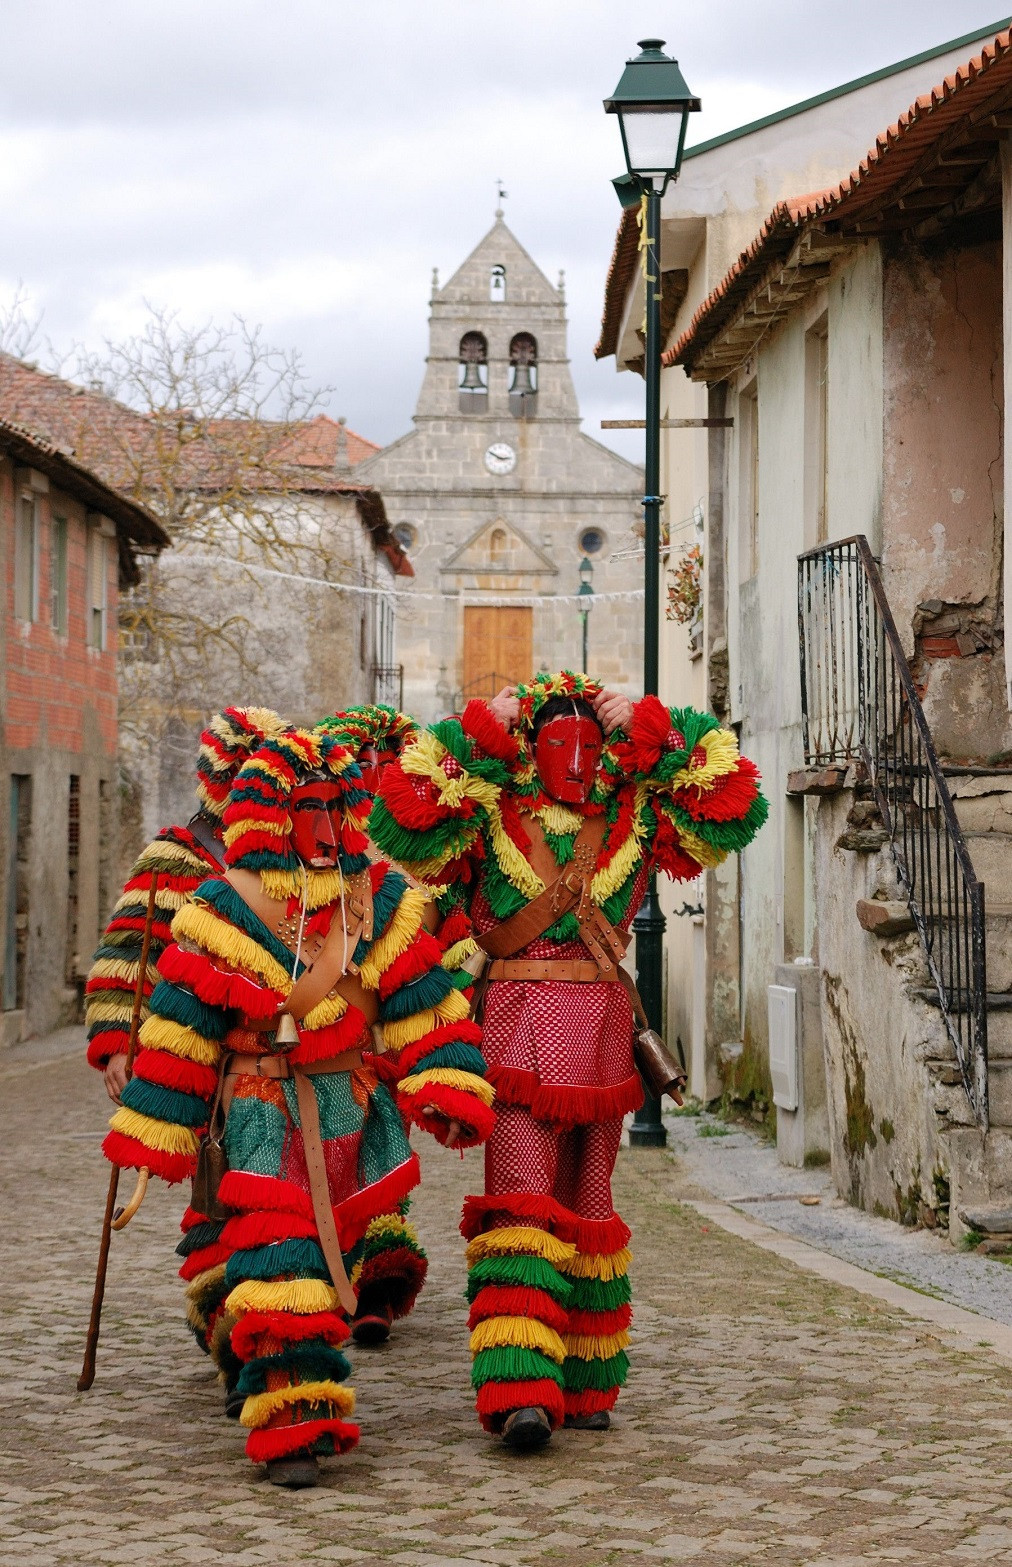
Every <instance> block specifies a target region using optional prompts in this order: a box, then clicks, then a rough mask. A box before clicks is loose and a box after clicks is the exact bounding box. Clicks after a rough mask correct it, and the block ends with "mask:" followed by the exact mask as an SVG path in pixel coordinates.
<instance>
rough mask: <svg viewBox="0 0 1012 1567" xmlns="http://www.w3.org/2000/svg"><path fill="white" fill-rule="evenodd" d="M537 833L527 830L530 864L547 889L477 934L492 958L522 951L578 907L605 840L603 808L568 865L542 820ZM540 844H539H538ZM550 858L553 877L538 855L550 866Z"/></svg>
mask: <svg viewBox="0 0 1012 1567" xmlns="http://www.w3.org/2000/svg"><path fill="white" fill-rule="evenodd" d="M528 822H529V819H528V818H525V821H524V825H525V827H527V826H528ZM536 827H537V835H535V834H534V833H531V832H530V831H528V836H529V837H530V840H531V851H530V853H529V854H528V856H527V858H528V862H529V863H530V865H531V868H532V869H533V870H535V871H537V873H538V875H540V876H541V880H542V881H547V885H546V887H545V890H544V892H539V893H538V895H537V897H536V898H532V899H531V901H530V903H528V904H527V906H526V907H525V908H522V909H518V910H517V912H516V914H513V915H511V916H510V918H509V919H508V920H503V921H502V922H501V924H499V925H496V926H495V928H494V929H493V930H489V931H486V932H485V934H484V935H482V936H476V938H475V939H476V941H477V943H478V945H479V946H480V947H481V948H483V950H484V951H485V952H487V953H488V955H489V957H491V958H510V957H512V956H513V954H514V953H515V952H522V951H523V949H524V947H526V946H529V945H530V943H531V942H532V941H537V939H538V937H539V936H543V935H544V933H545V931H546V930H548V928H549V927H550V926H552V925H554V924H555V922H556V920H558V919H561V918H562V916H563V915H564V914H568V913H569V911H570V910H571V909H575V908H576V906H577V904H579V903H580V902H581V900H583V899H584V898H585V897H586V896H587V889H588V887H589V885H590V881H591V878H592V877H593V875H594V871H595V869H596V867H597V859H598V855H599V854H600V852H601V846H602V844H603V843H604V834H605V829H606V827H607V822H606V821H605V818H604V813H603V812H602V813H601V815H600V816H588V817H587V818H586V820H585V821H584V823H583V826H582V827H581V828H580V830H579V832H578V833H577V835H576V839H575V842H574V844H573V858H572V860H571V861H570V862H569V864H568V865H562V866H560V865H557V864H556V863H555V856H554V855H553V854H552V851H551V849H550V848H549V846H548V843H547V842H546V840H545V835H544V832H543V831H542V830H541V823H540V822H537V823H536ZM535 845H537V847H535ZM545 856H547V857H548V859H550V860H551V865H552V869H551V871H550V872H549V877H550V878H551V879H550V880H549V879H548V878H546V876H544V875H542V873H541V871H540V869H539V865H538V864H537V863H535V859H536V857H537V860H538V861H539V862H540V863H541V864H544V865H545V867H546V869H547V860H546V859H545Z"/></svg>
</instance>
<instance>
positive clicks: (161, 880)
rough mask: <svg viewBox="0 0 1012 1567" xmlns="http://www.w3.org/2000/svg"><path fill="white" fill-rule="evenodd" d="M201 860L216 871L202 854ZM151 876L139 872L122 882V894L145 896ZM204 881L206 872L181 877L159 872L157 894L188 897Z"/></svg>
mask: <svg viewBox="0 0 1012 1567" xmlns="http://www.w3.org/2000/svg"><path fill="white" fill-rule="evenodd" d="M201 858H202V859H204V864H205V866H207V867H208V868H209V869H211V870H214V871H217V869H218V867H217V865H215V864H214V862H213V861H211V860H208V859H206V858H205V857H204V855H203V854H201ZM152 874H153V872H151V871H141V873H140V875H139V876H131V878H130V880H129V881H128V882H124V884H123V892H124V893H127V892H143V893H144V894H145V895H147V893H148V892H149V891H150V889H151V877H152ZM206 880H207V870H200V871H198V872H197V873H196V874H194V873H193V872H192V871H190V872H189V874H187V875H183V876H171V875H168V874H167V873H166V872H165V871H159V872H158V892H159V893H163V892H183V893H186V894H187V895H189V894H190V893H191V892H195V891H196V890H197V888H198V887H199V886H200V884H201V882H202V881H206ZM157 895H158V894H156V896H157ZM156 907H157V905H156Z"/></svg>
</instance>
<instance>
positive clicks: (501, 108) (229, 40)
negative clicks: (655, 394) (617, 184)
mask: <svg viewBox="0 0 1012 1567" xmlns="http://www.w3.org/2000/svg"><path fill="white" fill-rule="evenodd" d="M0 17H2V20H3V46H2V50H0V203H2V210H3V222H2V225H0V293H6V294H8V295H9V293H10V291H11V290H12V288H13V287H14V284H15V282H16V280H17V279H19V278H20V279H22V280H23V282H24V285H25V287H26V288H27V289H28V291H29V293H30V295H31V297H32V299H33V301H34V303H35V305H36V306H37V307H38V308H41V309H42V310H43V311H44V326H45V330H46V332H47V333H48V334H49V335H50V336H51V337H52V338H53V340H54V341H55V343H56V344H57V345H62V344H64V343H66V342H68V341H69V340H70V339H72V338H81V339H84V340H85V341H88V342H95V341H96V340H98V339H100V338H102V337H103V336H118V335H124V334H126V333H128V332H130V331H131V330H133V329H135V328H136V327H137V326H138V325H139V324H140V321H141V319H142V315H143V301H144V300H145V299H148V300H151V301H152V302H154V303H156V304H157V305H159V306H163V307H166V306H167V307H178V308H179V309H180V310H181V311H182V313H183V314H184V316H186V317H187V318H188V319H191V320H194V321H198V320H202V319H206V318H208V317H222V316H227V315H228V314H229V313H230V312H231V311H233V310H238V311H240V312H241V313H242V314H244V315H245V316H247V317H248V318H249V319H251V320H254V321H259V322H262V323H263V324H264V326H265V328H266V329H267V333H268V335H269V337H270V339H271V340H272V341H274V342H275V343H278V344H279V345H282V346H295V347H297V348H298V349H300V351H301V352H302V354H303V356H304V359H305V362H306V365H307V368H308V371H309V373H310V375H311V377H312V379H313V380H314V381H315V382H316V383H318V384H327V385H330V386H332V387H333V388H334V391H333V393H332V395H331V396H330V398H329V399H328V407H329V411H330V412H331V413H333V414H335V415H337V414H343V415H345V417H346V418H347V419H348V421H349V423H350V424H351V426H352V427H353V428H354V429H356V430H358V431H360V433H361V434H363V435H366V436H368V437H370V438H371V439H372V440H375V441H380V442H386V441H389V440H392V439H393V438H394V437H395V436H397V435H399V434H401V433H403V432H404V430H406V429H407V428H409V427H410V420H411V415H412V412H413V410H414V404H415V398H416V395H417V392H418V387H419V385H420V382H421V377H422V369H423V359H424V356H425V352H426V343H427V335H426V316H427V302H428V296H429V283H430V277H431V272H432V268H433V266H438V267H439V269H440V274H441V277H442V279H443V280H444V281H445V279H446V278H447V277H448V276H449V274H450V272H451V271H452V270H454V269H455V267H456V266H457V265H458V264H459V262H460V261H461V260H462V259H463V258H464V256H465V255H466V254H467V253H468V251H470V250H471V249H472V247H473V246H474V245H475V244H476V243H477V241H478V240H479V239H480V238H481V236H482V234H483V233H484V232H485V230H486V229H487V228H488V227H489V225H490V223H491V221H492V214H493V209H494V207H495V181H496V178H497V177H499V176H501V177H502V179H503V180H504V182H505V185H506V188H507V190H508V191H509V199H508V201H507V202H506V212H507V221H508V222H509V224H510V226H511V227H512V228H513V230H514V232H515V233H516V235H517V237H518V238H519V239H520V241H521V242H522V243H523V244H524V245H525V246H526V247H527V249H528V250H529V251H530V252H531V254H532V255H533V256H534V258H535V260H536V261H537V262H538V263H539V264H540V266H541V267H542V269H543V270H544V271H545V272H546V273H547V275H548V276H549V278H550V279H551V280H552V281H553V282H554V281H555V277H556V274H557V272H558V269H559V268H560V267H562V268H565V271H566V278H567V293H568V299H569V313H570V357H571V359H572V362H573V371H574V375H575V379H576V385H577V391H578V393H579V395H580V399H581V407H582V412H583V415H584V425H585V428H586V429H587V430H588V432H589V433H590V434H594V435H598V436H599V435H600V430H599V423H600V420H601V419H602V418H606V417H611V418H615V417H635V416H638V415H640V414H641V411H642V382H641V381H640V380H639V378H638V377H635V376H631V375H628V374H625V375H621V376H619V375H616V373H615V369H614V361H613V360H609V361H605V362H604V363H603V364H601V365H596V364H595V362H594V360H593V356H592V351H593V345H594V342H595V340H596V338H597V332H598V324H599V321H600V314H601V302H602V295H603V285H604V278H605V273H606V270H607V265H608V260H609V256H610V252H611V246H612V241H613V238H614V233H615V227H616V223H617V220H618V216H619V208H618V205H617V202H616V201H615V197H614V194H613V192H612V189H611V185H610V183H609V182H610V179H611V177H612V175H614V174H617V173H619V172H620V171H621V167H622V162H621V151H620V147H619V141H618V133H617V129H616V125H615V122H614V120H613V119H612V118H610V117H609V118H606V117H605V115H604V113H603V111H602V108H601V100H602V98H604V97H605V96H606V95H607V94H608V93H609V92H610V90H611V89H612V88H613V87H614V86H615V85H616V83H617V81H618V77H619V75H620V73H621V70H622V66H623V62H624V61H625V59H626V58H627V56H628V55H629V54H632V53H635V52H636V50H635V44H636V41H637V40H638V39H640V38H643V37H648V36H657V37H663V38H665V39H666V40H667V47H668V50H669V52H670V53H672V54H675V55H677V56H678V58H679V60H680V62H681V65H682V69H683V72H684V74H685V76H686V78H687V80H688V81H689V83H690V85H691V86H692V88H693V90H694V91H695V92H697V93H698V94H699V95H700V96H701V97H702V99H703V112H702V114H700V115H698V116H697V117H695V119H694V121H693V134H692V136H691V137H690V140H693V141H702V140H705V139H707V138H708V137H710V136H713V135H717V134H718V133H720V132H721V131H724V130H727V129H729V128H731V127H733V126H735V125H739V124H742V123H744V122H746V121H748V120H751V119H754V118H756V117H757V116H759V115H762V114H767V113H770V112H771V111H773V110H775V109H778V108H781V107H783V106H785V105H787V104H790V103H794V102H796V101H797V100H798V99H801V98H804V97H808V96H809V95H811V94H813V93H816V92H820V91H822V90H824V89H826V88H829V87H832V86H835V85H838V84H839V83H841V82H844V81H847V80H849V79H851V78H853V77H855V76H859V75H861V74H863V73H865V72H867V71H871V70H875V69H877V68H879V67H881V66H883V65H886V64H889V63H890V62H893V61H896V60H899V59H902V58H905V57H906V56H908V55H910V54H914V53H917V52H919V51H921V50H924V49H929V48H931V47H932V46H934V45H936V44H939V43H943V42H945V41H947V40H948V39H951V38H953V37H957V36H959V35H961V34H963V33H968V32H970V31H972V30H974V29H976V28H978V27H981V26H985V25H988V24H990V23H991V22H993V21H996V20H999V21H1000V20H1001V18H1000V17H999V18H996V17H994V16H992V15H991V13H990V12H988V11H987V10H986V9H982V7H981V6H980V5H979V4H976V3H974V0H890V3H889V4H883V3H882V0H780V3H774V0H709V3H707V4H705V5H704V4H695V5H689V4H682V5H674V4H671V3H670V0H651V3H647V0H610V3H609V0H510V3H509V4H499V3H496V0H372V3H371V5H368V6H366V5H363V4H362V3H361V0H359V3H356V4H354V5H351V4H349V3H347V0H283V3H279V0H140V3H139V0H0ZM905 107H906V105H905V104H900V103H897V105H896V113H897V114H898V113H900V112H901V111H902V109H903V108H905ZM622 449H623V450H625V451H626V452H627V453H628V455H630V456H636V455H638V453H637V451H636V449H635V447H630V446H629V445H628V444H627V445H623V447H622Z"/></svg>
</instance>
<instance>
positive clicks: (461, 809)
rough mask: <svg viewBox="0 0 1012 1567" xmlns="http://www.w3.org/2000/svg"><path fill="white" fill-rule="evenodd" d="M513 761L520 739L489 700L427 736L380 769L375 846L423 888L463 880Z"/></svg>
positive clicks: (374, 814)
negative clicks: (509, 728)
mask: <svg viewBox="0 0 1012 1567" xmlns="http://www.w3.org/2000/svg"><path fill="white" fill-rule="evenodd" d="M516 755H517V742H516V740H515V739H514V737H513V736H512V735H511V734H510V733H509V732H508V730H506V729H505V728H504V727H503V725H502V724H500V723H499V721H498V719H497V718H495V717H494V716H493V715H492V713H491V712H490V711H489V709H488V707H487V706H486V704H485V703H484V702H478V701H472V702H469V703H468V704H467V707H466V708H465V709H464V713H463V716H462V717H461V718H459V719H458V718H446V719H444V720H443V721H442V722H441V723H438V724H433V725H432V727H431V728H430V729H424V730H422V731H421V732H420V733H419V734H418V736H417V738H416V739H414V740H413V741H412V742H411V743H410V744H408V745H405V747H404V749H403V751H402V752H401V755H400V757H399V758H398V760H397V761H396V762H391V763H390V765H389V766H388V767H385V768H384V769H383V782H382V784H381V787H380V793H379V795H378V797H377V799H376V803H375V805H374V807H373V812H372V816H371V817H370V819H369V833H370V836H371V837H372V839H373V842H374V843H376V844H378V845H379V847H380V849H382V851H383V853H384V854H387V855H389V857H390V858H391V859H392V860H396V861H397V863H398V864H400V865H403V866H405V867H406V868H407V869H408V870H409V871H410V872H411V874H412V875H413V876H415V877H416V878H417V879H418V880H419V881H421V882H426V883H430V884H431V883H433V882H450V881H453V880H454V879H456V878H457V877H460V876H461V875H463V876H465V879H466V877H467V875H468V874H469V865H468V862H469V859H470V857H472V856H473V855H477V854H480V853H481V835H482V831H483V829H485V828H486V827H488V826H489V825H490V823H494V822H495V820H496V819H497V818H498V814H499V813H498V809H497V807H498V804H499V798H500V795H501V793H502V791H503V789H504V788H505V787H506V785H507V784H508V783H509V779H510V774H509V771H508V768H509V764H510V763H511V762H515V760H516Z"/></svg>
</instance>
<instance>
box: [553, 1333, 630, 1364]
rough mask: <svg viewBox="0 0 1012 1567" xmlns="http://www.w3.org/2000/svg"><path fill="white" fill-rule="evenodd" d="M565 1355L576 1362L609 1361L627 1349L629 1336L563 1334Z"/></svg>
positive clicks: (617, 1334) (621, 1334)
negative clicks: (621, 1350)
mask: <svg viewBox="0 0 1012 1567" xmlns="http://www.w3.org/2000/svg"><path fill="white" fill-rule="evenodd" d="M562 1337H563V1341H564V1343H565V1345H566V1354H567V1355H572V1356H573V1357H574V1358H575V1359H577V1360H610V1359H611V1357H612V1355H617V1354H618V1352H619V1350H620V1349H628V1348H629V1335H628V1333H626V1332H625V1331H624V1330H623V1332H621V1333H602V1334H595V1333H564V1334H563V1335H562Z"/></svg>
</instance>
